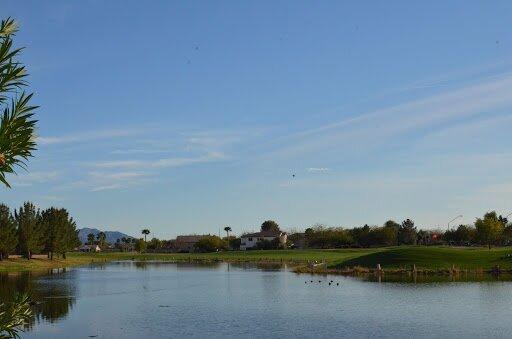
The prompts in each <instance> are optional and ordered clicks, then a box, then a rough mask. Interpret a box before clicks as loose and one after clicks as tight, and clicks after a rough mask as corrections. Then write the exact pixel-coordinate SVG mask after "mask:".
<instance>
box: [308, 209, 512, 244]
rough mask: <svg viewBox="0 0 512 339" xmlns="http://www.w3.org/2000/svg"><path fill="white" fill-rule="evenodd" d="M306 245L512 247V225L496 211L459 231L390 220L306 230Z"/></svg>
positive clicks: (461, 227) (409, 221)
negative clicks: (421, 228) (373, 224)
mask: <svg viewBox="0 0 512 339" xmlns="http://www.w3.org/2000/svg"><path fill="white" fill-rule="evenodd" d="M305 241H306V246H307V247H311V248H340V247H379V246H394V245H416V244H421V245H429V244H441V243H446V244H454V245H465V246H469V245H485V246H488V247H489V248H491V246H500V245H501V246H503V245H510V244H512V224H509V222H508V220H507V219H506V218H504V217H502V216H498V215H497V213H496V212H494V211H493V212H488V213H486V214H485V215H484V216H483V218H477V220H476V221H475V224H474V225H460V226H459V227H458V228H457V229H454V230H447V231H445V232H443V231H427V230H417V228H416V226H415V225H414V222H413V221H412V220H411V219H406V220H404V221H403V222H402V223H401V224H398V223H397V222H395V221H393V220H388V221H386V223H384V225H383V226H368V225H365V226H363V227H355V228H351V229H345V228H341V227H325V226H322V225H316V226H314V227H311V228H308V229H306V232H305Z"/></svg>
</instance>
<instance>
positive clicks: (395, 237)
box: [304, 219, 418, 248]
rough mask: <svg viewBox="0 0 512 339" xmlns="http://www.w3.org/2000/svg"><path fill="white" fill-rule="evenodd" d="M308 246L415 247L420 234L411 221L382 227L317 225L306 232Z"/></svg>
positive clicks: (389, 223) (391, 221) (387, 222)
mask: <svg viewBox="0 0 512 339" xmlns="http://www.w3.org/2000/svg"><path fill="white" fill-rule="evenodd" d="M304 234H305V240H306V246H308V247H312V248H340V247H377V246H394V245H402V244H404V245H415V244H416V243H417V240H418V232H417V230H416V227H415V226H414V222H413V221H412V220H411V219H406V220H404V221H403V222H402V223H401V224H398V223H397V222H395V221H393V220H388V221H386V223H385V224H384V225H383V226H381V227H378V226H368V225H364V226H363V227H354V228H351V229H345V228H341V227H325V226H323V225H316V226H314V227H311V228H308V229H306V231H305V233H304Z"/></svg>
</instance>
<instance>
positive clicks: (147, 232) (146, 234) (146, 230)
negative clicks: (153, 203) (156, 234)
mask: <svg viewBox="0 0 512 339" xmlns="http://www.w3.org/2000/svg"><path fill="white" fill-rule="evenodd" d="M149 233H151V232H150V231H149V230H148V229H147V228H145V229H143V230H142V234H144V241H146V237H147V236H148V235H149Z"/></svg>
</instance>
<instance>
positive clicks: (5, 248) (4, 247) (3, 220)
mask: <svg viewBox="0 0 512 339" xmlns="http://www.w3.org/2000/svg"><path fill="white" fill-rule="evenodd" d="M17 245H18V238H17V237H16V223H15V222H14V218H13V217H12V214H11V212H10V211H9V207H7V205H4V204H0V261H1V260H2V259H3V258H8V257H9V254H10V253H13V252H14V250H15V249H16V246H17Z"/></svg>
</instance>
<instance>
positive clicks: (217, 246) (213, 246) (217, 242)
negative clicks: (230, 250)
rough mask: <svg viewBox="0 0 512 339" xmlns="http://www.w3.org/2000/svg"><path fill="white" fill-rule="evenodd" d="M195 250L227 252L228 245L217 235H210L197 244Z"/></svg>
mask: <svg viewBox="0 0 512 339" xmlns="http://www.w3.org/2000/svg"><path fill="white" fill-rule="evenodd" d="M194 248H195V250H196V251H197V252H217V251H222V250H226V249H227V243H226V241H224V240H222V239H221V238H219V237H218V236H216V235H210V236H206V237H204V238H202V239H201V240H199V241H198V242H196V243H195V244H194Z"/></svg>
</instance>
